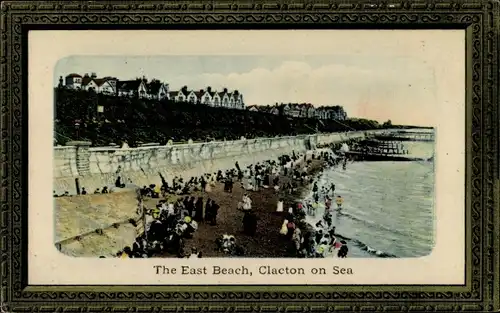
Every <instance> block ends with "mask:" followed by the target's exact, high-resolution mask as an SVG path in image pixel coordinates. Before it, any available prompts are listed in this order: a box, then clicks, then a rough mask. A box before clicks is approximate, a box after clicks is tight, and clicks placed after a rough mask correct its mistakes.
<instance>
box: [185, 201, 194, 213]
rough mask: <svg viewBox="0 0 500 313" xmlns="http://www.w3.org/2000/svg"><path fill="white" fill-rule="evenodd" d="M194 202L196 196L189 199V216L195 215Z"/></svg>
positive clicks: (187, 207)
mask: <svg viewBox="0 0 500 313" xmlns="http://www.w3.org/2000/svg"><path fill="white" fill-rule="evenodd" d="M194 202H195V198H194V197H191V198H190V199H189V201H188V205H187V206H186V209H187V211H188V213H189V216H193V213H194Z"/></svg>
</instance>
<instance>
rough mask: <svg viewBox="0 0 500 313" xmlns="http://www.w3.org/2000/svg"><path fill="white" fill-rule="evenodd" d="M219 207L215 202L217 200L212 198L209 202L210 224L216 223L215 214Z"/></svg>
mask: <svg viewBox="0 0 500 313" xmlns="http://www.w3.org/2000/svg"><path fill="white" fill-rule="evenodd" d="M219 208H220V206H219V205H218V204H217V202H215V201H213V200H212V204H211V210H212V216H211V217H212V219H211V220H210V225H213V226H215V225H217V215H218V214H219Z"/></svg>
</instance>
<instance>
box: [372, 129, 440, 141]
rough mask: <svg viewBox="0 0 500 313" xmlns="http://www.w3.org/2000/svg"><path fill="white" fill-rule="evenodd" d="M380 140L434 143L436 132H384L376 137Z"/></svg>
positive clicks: (375, 137)
mask: <svg viewBox="0 0 500 313" xmlns="http://www.w3.org/2000/svg"><path fill="white" fill-rule="evenodd" d="M374 139H378V140H386V141H387V140H391V141H434V132H413V131H412V132H409V131H408V132H407V131H398V132H384V133H381V134H377V135H375V136H374Z"/></svg>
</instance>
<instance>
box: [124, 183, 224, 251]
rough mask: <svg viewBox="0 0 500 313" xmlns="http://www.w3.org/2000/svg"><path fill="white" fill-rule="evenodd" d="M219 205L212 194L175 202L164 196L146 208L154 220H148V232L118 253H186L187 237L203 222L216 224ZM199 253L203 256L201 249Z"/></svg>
mask: <svg viewBox="0 0 500 313" xmlns="http://www.w3.org/2000/svg"><path fill="white" fill-rule="evenodd" d="M141 192H144V189H143V190H141ZM219 208H220V206H219V205H218V204H217V203H216V202H215V201H214V200H212V199H210V198H208V199H207V201H206V202H204V199H203V197H198V198H195V197H184V198H179V199H177V200H176V201H175V202H170V201H167V200H160V201H159V202H158V204H157V205H156V207H155V208H153V209H151V210H149V212H146V213H147V215H148V216H150V217H151V221H148V222H146V230H145V232H144V233H143V234H141V235H140V236H138V237H137V238H136V240H135V242H134V243H133V245H132V248H130V247H125V248H124V249H123V250H122V251H120V252H118V253H117V256H119V257H125V258H126V257H128V258H149V257H154V256H160V255H162V254H165V253H170V254H174V255H177V256H178V257H185V251H184V240H185V239H190V238H193V235H194V233H195V232H196V230H197V229H198V225H199V223H204V222H207V223H208V224H209V225H216V224H217V213H218V210H219ZM192 253H194V252H192ZM196 254H197V256H198V257H201V252H200V253H196Z"/></svg>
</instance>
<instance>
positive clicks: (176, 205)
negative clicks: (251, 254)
mask: <svg viewBox="0 0 500 313" xmlns="http://www.w3.org/2000/svg"><path fill="white" fill-rule="evenodd" d="M321 158H322V154H313V155H312V156H311V158H309V159H308V158H307V155H306V154H305V153H301V154H298V153H295V152H292V154H291V155H283V156H280V157H279V158H277V159H276V160H267V161H263V162H258V163H255V164H251V165H248V166H246V167H242V166H240V164H239V163H238V162H236V163H235V164H234V167H233V168H231V169H228V170H225V171H222V170H219V171H217V172H214V173H207V174H203V175H200V176H199V177H191V178H190V179H189V180H186V181H185V180H183V179H182V178H180V177H174V178H173V179H172V183H171V184H169V183H168V182H167V181H166V179H165V178H164V177H163V176H161V180H162V184H161V186H157V185H155V184H151V185H149V186H144V187H143V188H142V189H141V195H142V196H143V197H151V198H162V199H165V198H166V197H168V196H169V195H174V196H177V197H179V196H180V197H181V198H178V199H177V200H176V201H174V202H168V201H166V200H159V202H158V205H157V207H156V208H154V209H152V210H148V215H149V216H150V217H151V218H152V220H153V221H152V222H151V223H150V224H149V225H148V227H147V231H146V233H145V234H144V235H142V236H139V237H138V238H137V239H136V241H135V243H134V244H133V247H132V248H129V247H126V248H125V249H123V251H120V252H119V253H118V254H119V255H120V256H122V257H151V256H157V255H162V254H164V253H171V254H176V255H177V256H178V257H193V256H194V255H197V257H201V255H202V253H201V252H200V251H197V250H196V251H191V252H190V254H189V253H188V254H186V252H185V251H184V240H185V239H189V238H191V237H192V236H193V234H194V233H195V232H196V230H197V229H198V225H199V223H207V224H210V225H216V224H217V215H218V210H219V208H220V207H219V205H218V204H217V203H215V201H213V200H211V199H207V201H206V202H204V200H203V198H202V197H198V198H195V197H194V196H192V194H193V193H194V192H197V191H205V193H207V194H208V192H210V191H211V189H212V188H213V187H215V184H216V183H221V184H223V186H224V191H225V192H228V193H231V192H232V188H233V185H234V183H235V182H238V183H240V184H241V186H242V187H243V189H244V190H245V193H244V194H243V196H242V198H241V201H239V203H238V205H237V207H236V208H235V209H236V210H239V211H241V212H242V213H243V214H242V220H241V223H242V231H243V234H244V235H246V236H255V235H256V230H257V226H258V221H259V217H258V214H257V213H256V212H255V210H254V209H253V206H252V199H251V194H255V192H257V191H259V190H260V189H271V190H273V191H274V192H276V193H279V192H280V191H281V194H292V193H294V192H296V191H297V189H298V188H299V186H302V185H304V184H311V183H312V182H313V177H312V175H311V174H310V170H311V163H312V160H314V159H321ZM325 160H327V159H325ZM182 197H183V198H182ZM236 241H237V240H236V236H235V235H232V234H223V235H222V236H220V237H219V238H218V239H217V240H216V242H214V247H215V249H218V250H219V251H222V252H224V253H225V254H227V255H230V256H241V255H244V253H245V252H244V249H243V248H242V247H241V246H239V245H238V244H237V243H236ZM205 248H206V247H205Z"/></svg>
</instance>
